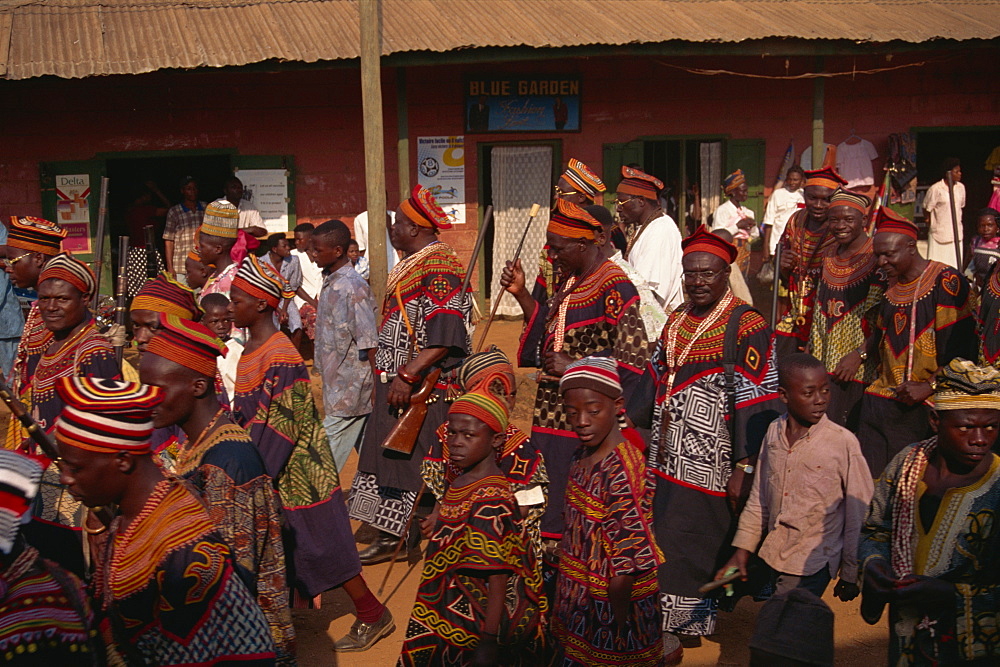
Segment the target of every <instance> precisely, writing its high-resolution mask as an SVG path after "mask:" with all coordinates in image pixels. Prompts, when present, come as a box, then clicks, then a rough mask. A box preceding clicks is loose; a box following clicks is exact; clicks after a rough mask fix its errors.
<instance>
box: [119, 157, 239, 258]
mask: <svg viewBox="0 0 1000 667" xmlns="http://www.w3.org/2000/svg"><path fill="white" fill-rule="evenodd" d="M106 165H107V166H106V169H107V172H106V173H107V175H108V227H107V229H108V233H109V236H110V239H111V248H112V249H113V250H114V251H115V252H117V248H118V238H119V237H120V236H123V235H130V231H129V220H130V218H136V217H138V216H143V217H145V216H146V214H147V213H148V214H149V217H150V218H151V220H152V221H153V226H154V238H155V239H156V244H157V247H158V248H159V249H160V251H161V252H163V247H162V246H163V227H164V225H165V223H166V215H167V212H166V209H168V208H170V207H171V206H173V205H174V204H177V203H179V202H180V201H181V199H182V197H181V192H180V183H181V179H183V178H186V177H188V176H190V177H193V178H194V179H195V181H196V182H197V184H198V199H199V200H201V201H205V202H211V201H212V200H214V199H218V198H219V197H221V196H222V186H223V183H224V182H225V180H226V179H227V178H229V177H230V176H231V175H232V173H233V170H232V166H231V157H230V155H228V154H208V155H205V154H193V155H179V156H176V155H175V156H163V157H145V156H143V157H120V158H115V157H109V158H108V159H107V160H106ZM139 207H144V208H145V211H143V210H139ZM133 226H135V225H133ZM134 234H135V232H134V231H133V232H132V234H131V235H132V236H134ZM140 242H144V240H142V239H136V243H134V244H133V245H138V243H140ZM116 265H117V258H116Z"/></svg>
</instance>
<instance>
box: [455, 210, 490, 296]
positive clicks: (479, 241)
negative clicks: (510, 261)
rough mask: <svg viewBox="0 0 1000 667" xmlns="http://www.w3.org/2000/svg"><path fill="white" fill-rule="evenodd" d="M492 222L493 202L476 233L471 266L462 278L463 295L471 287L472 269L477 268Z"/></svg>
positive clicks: (470, 260)
mask: <svg viewBox="0 0 1000 667" xmlns="http://www.w3.org/2000/svg"><path fill="white" fill-rule="evenodd" d="M491 224H493V204H490V205H489V206H487V207H486V212H485V213H483V224H481V225H480V226H479V233H478V234H477V235H476V245H475V246H474V247H473V249H472V257H471V258H469V266H468V267H467V268H466V269H465V279H464V280H462V291H461V292H459V294H461V295H465V291H466V290H467V289H469V282H470V281H471V280H472V270H473V269H474V268H476V261H477V260H478V259H479V251H480V250H482V249H483V242H484V241H485V240H486V232H487V231H489V228H490V225H491ZM470 298H471V297H470Z"/></svg>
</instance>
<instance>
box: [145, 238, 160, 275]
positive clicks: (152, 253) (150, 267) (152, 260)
mask: <svg viewBox="0 0 1000 667" xmlns="http://www.w3.org/2000/svg"><path fill="white" fill-rule="evenodd" d="M153 231H154V230H153V225H146V226H145V228H143V232H145V234H146V278H147V279H148V280H152V279H153V278H155V277H156V275H157V274H158V273H159V272H160V266H159V265H158V264H157V263H156V237H155V236H154V235H153Z"/></svg>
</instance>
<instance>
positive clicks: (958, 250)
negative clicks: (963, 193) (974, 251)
mask: <svg viewBox="0 0 1000 667" xmlns="http://www.w3.org/2000/svg"><path fill="white" fill-rule="evenodd" d="M948 203H949V204H951V233H952V235H953V236H952V238H953V239H954V243H955V261H956V262H958V264H956V265H955V268H956V269H958V272H959V273H961V272H962V269H963V267H962V250H963V248H962V245H963V242H962V237H961V236H960V235H959V229H958V213H957V212H956V210H955V178H954V176H952V175H951V172H950V171H949V172H948Z"/></svg>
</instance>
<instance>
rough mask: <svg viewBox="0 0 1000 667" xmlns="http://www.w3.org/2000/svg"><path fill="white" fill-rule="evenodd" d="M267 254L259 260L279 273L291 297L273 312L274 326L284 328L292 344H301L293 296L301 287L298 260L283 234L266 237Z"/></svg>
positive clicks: (299, 322) (300, 329)
mask: <svg viewBox="0 0 1000 667" xmlns="http://www.w3.org/2000/svg"><path fill="white" fill-rule="evenodd" d="M267 248H268V250H267V253H266V254H265V255H264V256H263V257H262V258H261V259H266V260H267V261H268V263H270V265H271V268H272V269H274V271H275V273H280V274H281V277H282V278H284V279H285V282H286V283H288V290H289V291H290V292H291V293H292V294H291V296H289V297H286V298H282V299H281V303H280V304H279V305H278V309H277V310H276V311H274V316H275V326H276V327H278V328H279V329H280V328H281V327H286V328H287V329H288V333H289V334H290V335H291V337H292V342H293V343H296V345H295V348H296V349H298V347H299V346H298V343H301V342H302V333H301V331H302V319H301V318H300V317H299V307H298V306H296V305H295V300H294V298H293V297H294V296H295V293H296V292H298V291H299V288H300V287H302V267H301V266H300V265H299V258H298V257H297V256H295V255H293V254H292V246H291V244H289V242H288V237H287V236H286V235H285V234H281V233H278V234H271V235H270V236H268V237H267Z"/></svg>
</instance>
